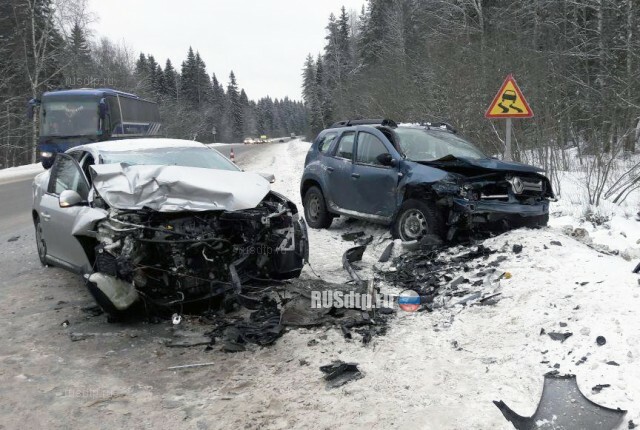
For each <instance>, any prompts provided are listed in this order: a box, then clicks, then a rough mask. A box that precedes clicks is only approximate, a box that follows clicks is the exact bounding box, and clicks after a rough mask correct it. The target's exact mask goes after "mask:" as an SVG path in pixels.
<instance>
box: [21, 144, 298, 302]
mask: <svg viewBox="0 0 640 430" xmlns="http://www.w3.org/2000/svg"><path fill="white" fill-rule="evenodd" d="M32 215H33V222H34V225H35V229H36V241H37V248H38V256H39V258H40V261H41V262H42V264H45V265H46V264H52V265H55V266H59V267H62V268H65V269H67V270H71V271H74V272H77V273H80V274H82V275H84V278H85V279H86V284H87V287H88V289H89V291H90V292H91V294H92V295H93V296H94V298H95V299H96V301H97V302H98V304H99V305H100V306H101V307H102V308H103V309H104V310H105V311H107V312H108V313H111V314H118V313H120V312H123V311H125V310H127V309H129V308H131V307H132V306H133V305H134V304H135V303H140V302H144V304H145V305H147V309H148V308H149V306H152V307H155V308H158V309H167V310H171V309H173V308H177V307H180V306H183V305H184V304H187V303H191V302H199V301H202V300H208V299H212V298H216V297H220V296H222V295H224V294H226V293H229V292H232V293H236V294H239V293H241V292H242V289H243V287H244V286H245V285H247V284H251V283H253V282H265V280H266V281H268V280H270V279H290V278H294V277H298V276H299V275H300V271H301V270H302V267H303V265H304V263H305V261H306V260H307V259H308V239H307V231H306V226H305V224H304V220H303V219H301V218H300V217H299V215H298V210H297V208H296V205H295V204H294V203H292V202H291V201H290V200H288V199H287V198H285V197H284V196H282V195H280V194H278V193H276V192H273V191H271V190H270V184H269V180H267V179H266V178H265V175H261V174H257V173H249V172H243V171H242V170H240V169H239V168H238V167H237V166H236V165H235V164H233V163H232V162H231V161H229V160H228V159H227V158H225V157H224V156H223V155H222V154H220V153H219V152H218V151H216V150H215V149H213V148H211V147H209V146H206V145H203V144H201V143H197V142H192V141H185V140H175V139H137V140H122V141H110V142H101V143H93V144H88V145H82V146H77V147H74V148H72V149H70V150H68V151H67V152H66V153H65V154H59V155H58V156H57V157H56V161H55V163H54V165H53V167H52V168H51V169H50V170H48V171H46V172H43V173H41V174H40V175H38V176H37V177H36V178H35V180H34V182H33V211H32Z"/></svg>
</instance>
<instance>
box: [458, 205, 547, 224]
mask: <svg viewBox="0 0 640 430" xmlns="http://www.w3.org/2000/svg"><path fill="white" fill-rule="evenodd" d="M548 218H549V200H546V199H545V200H541V201H539V202H536V203H534V204H521V203H517V202H513V201H510V202H505V201H496V200H473V201H472V200H468V199H465V198H461V197H460V198H454V199H453V210H452V211H451V217H450V224H451V225H454V226H456V227H459V228H481V229H482V228H483V227H485V228H486V229H494V228H514V227H522V226H532V227H535V226H539V225H546V223H547V220H548Z"/></svg>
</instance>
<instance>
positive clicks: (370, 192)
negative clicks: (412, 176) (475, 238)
mask: <svg viewBox="0 0 640 430" xmlns="http://www.w3.org/2000/svg"><path fill="white" fill-rule="evenodd" d="M381 154H390V155H391V156H392V157H393V158H395V159H396V160H397V159H398V155H397V154H396V151H395V150H392V145H391V143H389V142H387V139H386V138H385V137H384V135H383V134H382V133H380V132H378V131H377V130H366V131H364V130H359V131H358V135H357V138H356V154H355V162H354V165H353V172H352V175H351V185H350V187H351V188H352V189H354V190H355V196H354V205H355V206H357V209H356V210H357V211H359V212H364V213H366V214H369V215H371V216H373V217H376V218H391V217H392V216H393V214H394V212H395V209H396V202H397V201H398V199H397V192H398V181H399V175H398V167H397V163H396V164H395V166H384V165H382V164H381V163H380V161H379V160H378V156H379V155H381Z"/></svg>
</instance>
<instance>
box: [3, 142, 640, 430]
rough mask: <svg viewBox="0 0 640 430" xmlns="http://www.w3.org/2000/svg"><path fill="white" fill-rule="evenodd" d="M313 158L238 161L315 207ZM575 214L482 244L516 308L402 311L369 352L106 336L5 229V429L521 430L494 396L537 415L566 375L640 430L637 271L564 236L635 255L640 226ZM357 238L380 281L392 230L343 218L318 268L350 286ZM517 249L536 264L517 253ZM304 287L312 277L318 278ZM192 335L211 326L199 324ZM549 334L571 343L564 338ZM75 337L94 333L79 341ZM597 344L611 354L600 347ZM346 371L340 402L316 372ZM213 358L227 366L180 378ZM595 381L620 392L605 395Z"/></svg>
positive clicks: (347, 343) (326, 238) (318, 337)
mask: <svg viewBox="0 0 640 430" xmlns="http://www.w3.org/2000/svg"><path fill="white" fill-rule="evenodd" d="M308 146H309V144H308V143H304V142H300V141H292V142H289V143H286V144H279V145H278V144H275V145H269V146H265V147H264V148H263V150H262V152H261V153H260V155H259V156H255V157H253V156H252V157H250V158H247V159H245V160H243V161H242V163H241V164H242V167H243V168H244V169H246V170H252V171H264V172H273V173H275V175H276V182H275V184H273V188H274V189H275V190H276V191H278V192H281V193H283V194H285V195H287V196H288V197H290V198H291V199H292V200H294V202H296V204H298V205H299V207H301V206H300V196H299V191H298V187H299V180H300V176H301V173H302V164H303V160H304V156H305V154H306V151H307V149H308ZM569 206H570V205H564V204H563V203H562V202H559V203H557V204H555V205H554V206H553V209H552V210H553V211H556V212H557V214H556V215H554V217H553V219H552V226H551V227H548V228H544V229H540V230H528V229H522V230H516V231H512V232H510V233H507V234H503V235H500V236H497V237H494V238H492V239H489V240H487V241H485V243H484V245H485V246H487V247H489V248H491V249H494V250H496V251H497V253H496V254H495V255H492V256H491V257H490V258H489V259H488V260H487V261H486V262H495V261H496V260H497V257H498V256H500V257H504V259H503V261H501V262H499V263H497V266H498V269H499V270H501V271H508V272H510V273H511V274H512V277H511V278H510V279H503V280H502V281H500V282H501V284H500V288H501V293H502V296H501V297H502V298H501V300H500V301H498V303H497V304H495V305H493V306H472V307H464V306H460V305H457V306H452V307H447V308H443V309H437V310H436V311H434V312H432V313H427V312H419V313H405V312H398V313H397V315H395V316H394V317H393V319H392V320H391V323H390V326H389V330H388V332H387V334H386V335H384V336H379V337H374V338H373V340H372V341H371V343H369V344H368V345H363V344H362V343H361V342H360V341H359V339H358V338H357V337H354V339H353V340H347V339H345V338H344V337H343V335H342V333H341V332H340V330H339V329H337V328H334V327H319V328H312V329H299V330H291V331H288V332H287V333H285V334H284V336H283V337H282V338H281V339H279V340H278V341H277V342H276V343H275V344H274V345H272V346H270V347H265V348H258V347H255V348H251V349H249V350H247V351H244V352H238V353H235V354H230V353H224V352H222V351H221V350H220V346H219V345H214V346H213V349H212V350H209V351H206V350H205V349H204V347H194V348H186V349H177V348H167V347H166V346H164V345H163V344H162V341H163V340H164V339H166V338H167V337H170V336H171V333H172V332H173V328H171V327H170V324H168V323H161V324H148V323H145V322H130V323H118V324H109V323H107V322H106V318H105V317H104V316H97V317H96V316H91V315H90V314H89V313H88V312H87V311H83V308H85V307H87V306H91V305H92V300H91V299H90V298H89V296H88V294H87V293H86V292H85V291H84V289H83V286H82V282H81V280H80V279H79V278H78V277H77V276H75V275H72V274H69V273H67V272H64V271H61V270H59V269H56V268H48V269H45V268H42V267H40V266H39V264H38V262H37V256H36V252H35V247H34V246H33V234H32V232H31V229H29V230H28V232H26V233H23V234H22V236H21V237H20V238H19V240H17V241H15V242H10V243H6V242H7V239H8V238H9V237H10V235H9V234H0V243H3V246H2V247H1V248H0V261H2V265H1V269H0V270H1V275H2V276H1V277H0V292H1V294H0V337H1V338H2V339H3V341H2V342H1V343H0V399H2V401H0V417H1V418H0V425H2V426H4V427H6V428H19V427H21V426H22V425H23V424H24V423H25V422H29V423H30V424H31V426H38V427H42V428H80V427H82V428H120V427H125V426H126V427H131V428H144V429H146V428H149V429H152V428H153V429H170V428H197V429H218V428H220V429H222V428H246V429H258V428H267V429H285V428H313V429H342V428H366V429H387V428H424V429H438V430H440V429H451V430H454V429H455V430H458V429H482V430H485V429H492V430H493V429H497V430H507V429H512V428H513V427H512V426H511V425H510V424H509V423H507V422H506V420H505V419H504V418H503V417H502V415H501V414H500V412H499V410H498V409H497V408H496V407H495V406H494V405H493V403H492V401H493V400H504V401H505V402H506V403H507V404H508V405H509V406H510V407H512V408H513V409H514V410H515V411H516V412H518V413H520V414H523V415H530V414H532V413H533V411H534V410H535V407H536V404H537V401H538V399H539V398H540V393H541V390H542V381H543V375H544V373H546V372H548V371H550V370H558V371H560V372H561V373H573V374H576V375H577V379H578V384H579V386H580V388H581V390H582V391H583V393H584V394H585V395H586V396H587V397H589V398H590V399H592V400H594V401H596V402H598V403H599V404H602V405H604V406H609V407H614V408H616V407H619V408H621V409H626V410H628V411H629V412H628V413H627V416H626V417H625V420H624V424H623V426H621V427H620V428H621V429H622V428H627V422H628V421H629V420H632V419H633V420H634V422H636V423H638V422H640V407H639V406H638V405H640V366H639V365H638V364H639V362H638V360H640V319H639V317H638V311H637V310H638V309H640V285H638V276H637V275H634V274H632V273H631V269H632V268H633V266H635V264H637V261H627V260H625V259H624V258H622V257H621V256H618V255H605V254H602V253H600V252H597V251H596V250H594V249H593V248H591V247H590V246H588V245H589V244H587V243H584V242H581V241H578V240H576V239H575V238H572V237H570V236H568V235H566V234H565V233H563V231H567V232H568V229H567V228H566V225H568V224H570V225H572V226H573V227H579V226H583V227H585V228H586V227H588V230H589V231H590V234H591V236H592V237H593V238H594V239H598V240H600V239H602V241H605V240H606V241H607V243H608V245H609V246H612V247H614V246H615V247H618V248H624V247H633V246H637V245H635V243H636V241H637V240H638V239H640V223H638V222H636V221H634V220H633V218H629V219H619V220H618V219H613V220H611V222H609V223H607V224H605V225H602V226H598V227H593V226H587V225H585V224H581V223H580V221H579V220H578V219H577V218H574V217H573V216H572V215H571V213H570V212H569V211H568V210H566V209H563V208H568V207H569ZM359 230H363V231H365V232H367V234H372V235H374V236H375V237H376V240H375V241H374V242H373V244H372V245H371V246H369V247H368V248H367V251H366V252H365V255H364V259H363V264H362V267H363V269H362V271H361V272H360V273H361V275H362V276H363V277H364V278H368V277H370V276H371V274H372V270H371V268H372V266H373V265H374V264H377V263H376V262H377V258H378V256H379V254H380V253H381V252H382V249H383V248H384V247H385V245H386V243H388V241H387V240H384V239H382V240H381V241H380V242H378V238H380V237H383V238H384V237H385V236H386V235H387V230H386V229H385V228H384V227H379V226H375V225H371V224H366V223H362V222H359V221H347V220H343V219H340V220H337V222H335V223H334V225H332V227H331V228H330V229H329V230H310V245H311V266H312V267H313V269H314V271H315V272H316V273H317V274H319V275H320V276H321V277H322V278H323V279H325V280H328V281H337V282H342V281H345V280H346V279H347V276H346V273H345V272H344V270H343V269H342V268H341V260H340V258H341V255H342V253H343V252H344V250H346V249H347V248H348V247H350V246H352V243H350V242H346V241H343V240H342V239H341V237H340V236H341V234H342V233H345V232H347V231H359ZM621 233H624V236H623V235H622V234H621ZM556 241H559V242H560V243H561V244H560V245H558V244H557V243H556V244H552V242H556ZM514 244H520V245H522V247H523V248H522V252H520V253H514V252H513V251H512V247H513V245H514ZM461 251H462V250H461ZM474 264H475V263H474ZM461 275H464V276H466V277H469V278H470V279H471V280H475V279H476V275H477V269H476V267H475V266H474V265H472V266H471V267H470V271H469V272H465V273H461ZM303 277H304V278H306V279H314V278H315V275H314V273H313V271H312V270H311V269H310V268H309V267H307V268H305V270H304V272H303ZM383 287H384V285H383ZM63 321H68V326H63V325H61V323H62V322H63ZM180 327H181V329H187V328H188V329H192V330H196V331H197V330H200V331H205V330H208V329H210V326H207V325H206V324H203V323H202V322H200V321H199V320H198V319H197V318H193V319H190V318H186V320H185V322H183V323H182V325H181V326H180ZM542 329H544V331H545V333H549V332H562V333H572V336H570V337H569V338H568V339H566V341H565V342H562V343H561V342H559V341H556V340H553V339H551V338H550V337H549V336H548V335H547V334H541V330H542ZM70 332H80V333H90V334H91V336H88V338H87V339H85V340H80V341H76V342H73V341H71V340H70V338H69V333H70ZM598 336H604V337H605V338H606V340H607V343H606V344H605V345H603V346H598V344H597V343H596V337H598ZM335 359H342V360H344V361H354V362H358V363H359V365H360V369H361V370H362V371H363V372H364V375H365V376H364V378H363V379H360V380H358V381H354V382H351V383H349V384H347V385H345V386H344V387H341V388H339V389H336V390H327V389H326V388H325V386H324V383H323V381H322V379H321V373H320V371H319V369H318V367H319V366H321V365H324V364H328V363H329V362H331V361H332V360H335ZM205 362H214V363H216V364H215V365H214V366H209V367H203V368H198V369H191V370H182V371H168V370H167V367H169V366H176V365H184V364H191V363H205ZM611 362H615V364H608V363H611ZM598 384H609V385H610V386H609V387H606V388H604V389H602V391H601V392H599V393H593V392H592V390H591V388H592V387H594V386H596V385H598Z"/></svg>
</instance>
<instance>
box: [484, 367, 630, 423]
mask: <svg viewBox="0 0 640 430" xmlns="http://www.w3.org/2000/svg"><path fill="white" fill-rule="evenodd" d="M493 403H494V404H495V405H496V406H497V407H498V409H500V412H502V415H504V417H505V418H506V419H507V421H509V422H510V423H511V424H513V426H514V427H515V428H516V429H517V430H534V429H542V428H548V429H552V428H553V429H563V430H612V429H614V428H617V427H618V426H619V425H620V424H621V422H622V420H623V418H624V416H625V414H626V413H627V411H623V410H621V409H610V408H606V407H604V406H600V405H598V404H596V403H594V402H592V401H591V400H589V399H587V398H586V397H585V395H584V394H582V392H581V391H580V389H579V388H578V384H577V383H576V377H575V375H560V374H559V372H558V371H557V370H555V371H552V372H549V373H547V374H546V375H545V377H544V388H543V389H542V397H541V399H540V403H539V404H538V407H537V409H536V412H535V414H533V416H531V417H523V416H521V415H518V414H517V413H515V412H514V411H513V410H511V408H509V407H508V406H507V405H506V404H505V403H504V402H503V401H494V402H493ZM541 423H543V424H542V425H540V424H541Z"/></svg>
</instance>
